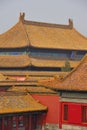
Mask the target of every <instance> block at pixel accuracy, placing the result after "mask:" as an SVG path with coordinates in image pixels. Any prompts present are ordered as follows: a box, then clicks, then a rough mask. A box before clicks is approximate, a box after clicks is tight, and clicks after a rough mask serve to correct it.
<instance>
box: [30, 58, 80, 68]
mask: <svg viewBox="0 0 87 130" xmlns="http://www.w3.org/2000/svg"><path fill="white" fill-rule="evenodd" d="M69 62H70V66H71V67H72V68H73V67H76V66H77V65H78V64H79V62H80V61H75V60H69ZM31 64H32V65H33V66H36V67H63V66H64V65H65V60H51V59H48V60H47V59H39V58H31Z"/></svg>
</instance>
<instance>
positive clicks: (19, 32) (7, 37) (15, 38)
mask: <svg viewBox="0 0 87 130" xmlns="http://www.w3.org/2000/svg"><path fill="white" fill-rule="evenodd" d="M26 46H28V40H27V35H26V32H25V30H24V27H23V24H22V22H18V23H17V24H16V25H15V26H14V27H12V28H11V29H10V30H9V31H7V32H5V33H3V34H1V35H0V48H21V47H26Z"/></svg>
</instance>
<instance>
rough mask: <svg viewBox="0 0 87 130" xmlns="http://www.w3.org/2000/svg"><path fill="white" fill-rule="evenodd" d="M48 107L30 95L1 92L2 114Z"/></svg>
mask: <svg viewBox="0 0 87 130" xmlns="http://www.w3.org/2000/svg"><path fill="white" fill-rule="evenodd" d="M46 110H47V107H46V106H44V105H42V104H40V103H38V102H37V101H36V100H35V99H33V98H32V96H31V95H30V94H28V95H18V96H17V95H3V94H0V114H6V113H17V112H18V113H19V112H33V111H46Z"/></svg>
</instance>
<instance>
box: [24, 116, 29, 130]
mask: <svg viewBox="0 0 87 130" xmlns="http://www.w3.org/2000/svg"><path fill="white" fill-rule="evenodd" d="M28 120H29V118H28V116H27V115H26V116H25V130H29V121H28Z"/></svg>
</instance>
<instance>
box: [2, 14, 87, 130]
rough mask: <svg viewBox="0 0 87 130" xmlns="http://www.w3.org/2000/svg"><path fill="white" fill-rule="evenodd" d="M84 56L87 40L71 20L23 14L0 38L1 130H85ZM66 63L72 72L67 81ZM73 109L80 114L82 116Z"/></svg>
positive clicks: (86, 50)
mask: <svg viewBox="0 0 87 130" xmlns="http://www.w3.org/2000/svg"><path fill="white" fill-rule="evenodd" d="M86 53H87V38H86V37H84V36H82V35H81V34H80V33H79V32H77V31H76V29H75V28H74V27H73V22H72V20H71V19H69V24H68V25H60V24H50V23H42V22H35V21H28V20H25V13H20V17H19V21H18V23H17V24H16V25H14V26H13V27H12V28H11V29H10V30H8V31H7V32H5V33H3V34H1V35H0V130H58V129H59V128H60V129H62V128H63V129H66V127H67V126H69V127H70V128H72V126H73V125H75V126H81V128H83V127H84V129H85V127H86V126H87V125H86V122H87V119H86V116H85V113H86V107H87V105H86V97H87V96H86V93H85V91H86V60H87V58H86V57H87V56H86V57H85V58H84V59H85V60H83V61H84V64H83V62H81V63H80V60H81V58H82V57H83V56H84V55H85V54H86ZM66 61H69V63H70V67H71V69H73V68H74V70H73V71H71V73H70V74H69V75H68V76H66V77H65V75H66V74H67V73H65V72H61V68H62V67H64V65H65V62H66ZM80 66H82V68H81V67H80ZM75 68H76V69H75ZM80 70H81V71H80ZM75 72H76V73H75ZM84 72H85V73H84ZM61 74H63V76H62V75H61ZM58 75H59V78H58ZM72 75H73V76H72ZM68 77H69V79H68ZM38 81H39V82H38ZM43 86H44V87H43ZM84 86H85V87H84ZM48 87H49V88H48ZM83 95H84V96H83ZM74 96H75V97H74ZM80 96H83V98H81V101H79V100H80ZM71 98H72V99H71ZM84 99H85V100H84ZM83 100H84V101H83ZM78 104H79V107H78ZM71 107H72V108H73V109H74V108H75V109H76V110H78V109H79V110H80V111H78V112H77V113H76V111H75V114H77V117H78V115H79V117H78V118H76V119H75V117H74V116H73V115H74V114H73V113H74V111H73V110H72V109H71ZM81 112H83V116H82V115H80V114H81ZM71 116H72V119H71V118H70V117H71ZM74 120H75V121H76V123H75V121H74ZM82 126H83V127H82ZM73 127H74V126H73ZM75 128H76V127H75ZM75 130H76V129H75Z"/></svg>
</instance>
